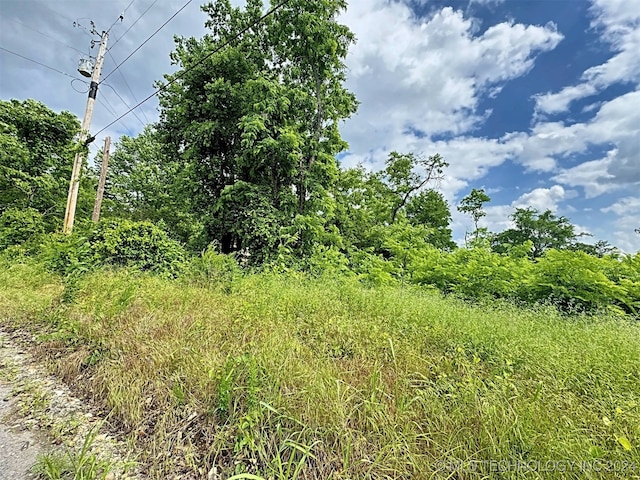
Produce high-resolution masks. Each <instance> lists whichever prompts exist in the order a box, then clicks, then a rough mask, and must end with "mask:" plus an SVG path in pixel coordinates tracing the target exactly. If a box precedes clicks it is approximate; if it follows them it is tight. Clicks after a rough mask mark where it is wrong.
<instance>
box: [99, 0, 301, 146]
mask: <svg viewBox="0 0 640 480" xmlns="http://www.w3.org/2000/svg"><path fill="white" fill-rule="evenodd" d="M290 1H291V0H283V1H282V2H280V3H279V4H278V5H276V6H275V7H273V8H272V9H271V10H269V11H268V12H267V13H265V14H264V15H262V16H261V17H260V18H259V19H257V20H256V21H255V22H253V23H252V24H251V25H249V26H247V27H245V28H243V29H242V30H241V31H240V32H238V33H237V34H236V35H235V36H234V37H233V38H231V39H229V40H227V41H226V42H224V43H223V44H222V45H220V46H219V47H218V48H216V49H214V50H213V51H212V52H210V53H208V54H207V55H205V56H204V57H202V59H200V60H199V61H197V62H196V63H195V64H193V65H192V66H191V68H188V69H186V70H183V71H182V72H178V73H177V74H176V76H175V77H174V78H173V79H172V80H170V81H169V82H167V83H165V84H164V85H162V86H161V87H160V88H159V89H157V90H156V91H155V92H153V93H152V94H151V95H149V96H148V97H147V98H145V99H144V100H142V101H141V102H139V103H138V104H137V105H135V106H134V107H133V108H131V109H129V111H128V112H125V113H123V114H122V115H120V117H118V118H116V119H115V120H114V121H113V122H111V123H110V124H109V125H107V126H106V127H104V128H103V129H102V130H100V131H98V133H96V134H95V135H94V137H97V136H98V135H100V134H101V133H102V132H104V131H105V130H106V129H107V128H109V127H110V126H111V125H113V124H114V123H116V122H117V121H118V120H120V119H122V118H124V117H126V116H127V115H129V114H130V113H131V112H133V111H134V110H135V109H136V108H138V107H139V106H140V105H142V104H143V103H145V102H147V101H148V100H150V99H151V98H153V97H154V96H156V95H157V94H158V93H160V92H162V91H164V90H166V89H167V87H169V85H171V84H173V83H175V82H176V81H178V80H180V79H181V78H182V77H184V76H185V75H186V74H187V73H189V72H190V71H191V70H193V69H194V68H196V67H197V66H199V65H201V64H202V63H203V62H205V61H206V60H207V59H209V58H211V57H212V56H213V55H215V54H216V53H218V52H219V51H220V50H222V49H223V48H224V47H226V46H227V45H229V44H230V43H231V42H233V41H235V40H237V39H238V38H240V37H241V36H242V35H244V34H245V33H246V32H248V31H249V30H251V29H252V28H253V27H255V26H256V25H258V24H259V23H260V22H262V21H263V20H265V19H266V18H267V17H268V16H270V15H272V14H274V13H275V12H276V11H277V10H279V9H280V8H282V7H284V6H285V5H286V4H287V3H289V2H290ZM189 3H190V2H189ZM185 6H186V5H185ZM183 8H184V7H183ZM105 80H106V79H105ZM103 81H104V80H103Z"/></svg>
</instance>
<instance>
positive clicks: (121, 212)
mask: <svg viewBox="0 0 640 480" xmlns="http://www.w3.org/2000/svg"><path fill="white" fill-rule="evenodd" d="M101 155H102V154H101V152H99V153H98V157H101ZM193 188H194V186H193V184H192V183H191V180H190V176H189V171H188V170H186V169H185V168H183V166H182V165H181V164H180V163H179V162H178V161H175V160H171V159H170V158H169V157H168V156H167V155H166V154H165V151H164V146H163V144H162V143H161V139H160V136H159V135H158V133H157V131H156V130H155V128H154V127H153V126H148V127H147V128H145V130H144V131H143V132H142V133H140V134H139V135H138V136H137V137H128V136H126V135H124V136H122V137H121V138H120V140H119V141H118V143H117V144H116V146H115V150H114V153H113V154H112V155H111V158H110V160H109V175H108V176H107V184H106V189H105V203H104V214H105V216H107V217H121V218H128V219H131V220H135V221H144V220H148V221H151V222H153V223H158V222H162V223H163V224H164V226H165V227H166V229H167V231H168V232H169V233H170V234H171V236H172V237H173V238H175V239H177V240H180V241H182V242H183V243H185V244H187V245H189V246H190V247H191V248H193V249H195V250H201V249H202V248H204V247H205V246H206V245H202V243H201V242H200V238H199V235H200V233H201V230H202V223H201V222H200V221H199V220H197V219H196V218H195V216H194V214H193V213H192V212H193V202H192V198H191V192H192V191H193Z"/></svg>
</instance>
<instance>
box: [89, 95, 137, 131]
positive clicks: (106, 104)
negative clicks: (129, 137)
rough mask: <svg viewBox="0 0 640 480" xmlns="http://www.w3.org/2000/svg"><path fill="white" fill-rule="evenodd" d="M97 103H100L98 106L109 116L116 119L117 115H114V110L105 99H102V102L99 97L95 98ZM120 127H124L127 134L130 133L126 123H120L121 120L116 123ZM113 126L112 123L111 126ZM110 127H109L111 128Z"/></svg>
mask: <svg viewBox="0 0 640 480" xmlns="http://www.w3.org/2000/svg"><path fill="white" fill-rule="evenodd" d="M97 100H98V103H100V105H102V106H103V107H104V108H105V109H106V110H107V111H108V112H109V113H110V114H111V115H113V116H114V117H117V116H118V114H117V113H116V111H115V109H114V108H113V107H112V106H111V104H110V103H109V101H108V100H107V97H104V100H102V99H101V98H100V97H98V98H97ZM117 122H118V123H119V124H120V125H122V126H123V127H124V129H125V130H126V131H127V132H131V131H132V130H131V129H130V128H129V127H128V126H127V124H126V123H124V122H123V121H122V119H120V120H118V121H117ZM111 125H113V123H112V124H111ZM111 125H110V126H111Z"/></svg>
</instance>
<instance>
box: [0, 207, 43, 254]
mask: <svg viewBox="0 0 640 480" xmlns="http://www.w3.org/2000/svg"><path fill="white" fill-rule="evenodd" d="M43 233H44V222H43V217H42V214H41V213H39V212H38V211H37V210H34V209H33V208H27V209H24V210H19V209H17V208H9V209H7V210H5V211H4V212H2V214H1V215H0V250H4V249H5V248H7V247H10V246H12V245H22V244H24V243H26V242H28V241H30V240H32V239H33V238H34V237H37V236H39V235H41V234H43Z"/></svg>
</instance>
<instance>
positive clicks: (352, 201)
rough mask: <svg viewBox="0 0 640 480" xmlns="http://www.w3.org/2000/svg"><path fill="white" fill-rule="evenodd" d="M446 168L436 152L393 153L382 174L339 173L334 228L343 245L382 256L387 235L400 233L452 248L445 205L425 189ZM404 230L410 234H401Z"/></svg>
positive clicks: (359, 167) (438, 178) (361, 168)
mask: <svg viewBox="0 0 640 480" xmlns="http://www.w3.org/2000/svg"><path fill="white" fill-rule="evenodd" d="M446 166H447V163H446V162H445V161H444V160H443V159H442V157H440V155H438V154H435V155H433V156H429V157H423V156H419V155H416V154H413V153H409V154H401V153H398V152H392V153H390V154H389V157H388V158H387V160H386V166H385V169H384V170H382V171H379V172H367V171H365V169H364V168H363V167H362V166H358V167H357V168H352V169H349V170H344V171H342V172H340V178H339V181H338V183H337V185H336V188H335V190H334V197H335V199H336V214H335V217H336V221H335V225H336V227H337V228H338V230H339V231H340V232H342V234H343V235H344V237H345V240H346V243H347V244H348V245H353V246H354V247H356V248H358V249H371V248H372V249H373V250H374V252H376V253H381V254H383V255H387V254H388V251H387V250H386V249H385V248H383V245H384V244H385V243H386V239H387V237H388V236H389V235H395V236H397V235H400V236H405V237H407V238H408V237H411V238H412V239H413V240H412V241H414V240H415V239H417V238H419V237H421V242H422V243H425V242H428V243H432V244H434V245H436V246H437V247H438V248H443V249H449V248H452V247H453V246H454V244H453V242H452V241H451V230H450V229H448V225H449V222H450V219H451V215H450V212H449V206H448V205H447V203H446V201H445V200H444V198H442V195H441V194H440V193H438V192H436V191H435V190H432V189H430V190H425V187H426V186H427V185H428V184H429V182H436V181H438V180H440V179H441V178H442V172H443V169H444V167H446ZM411 227H420V228H415V229H414V228H411ZM403 228H406V229H408V230H412V233H411V234H410V235H409V234H407V235H408V236H407V235H405V233H407V232H402V229H403ZM424 232H427V233H426V234H424Z"/></svg>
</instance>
